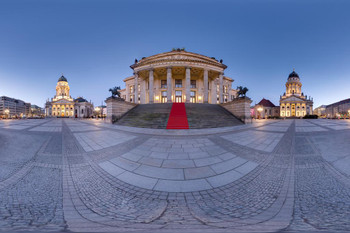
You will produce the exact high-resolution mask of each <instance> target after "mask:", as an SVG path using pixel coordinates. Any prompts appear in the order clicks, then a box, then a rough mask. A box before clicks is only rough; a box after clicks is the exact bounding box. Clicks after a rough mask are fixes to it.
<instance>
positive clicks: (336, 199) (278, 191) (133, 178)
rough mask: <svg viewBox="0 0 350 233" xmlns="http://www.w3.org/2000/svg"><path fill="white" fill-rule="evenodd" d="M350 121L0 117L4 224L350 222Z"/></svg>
mask: <svg viewBox="0 0 350 233" xmlns="http://www.w3.org/2000/svg"><path fill="white" fill-rule="evenodd" d="M349 138H350V121H349V120H327V119H317V120H299V119H295V120H292V119H290V120H258V121H254V122H253V123H252V124H247V125H240V126H233V127H222V128H209V129H191V130H165V129H147V128H142V129H141V128H133V127H126V126H119V125H112V124H108V123H104V122H103V121H98V120H76V119H40V120H3V121H0V231H1V230H4V231H33V232H40V231H45V232H46V231H67V232H69V231H71V232H125V231H127V232H179V231H181V232H264V231H265V232H277V231H285V232H295V231H305V232H312V231H324V230H326V231H348V230H350V153H349V151H350V143H349Z"/></svg>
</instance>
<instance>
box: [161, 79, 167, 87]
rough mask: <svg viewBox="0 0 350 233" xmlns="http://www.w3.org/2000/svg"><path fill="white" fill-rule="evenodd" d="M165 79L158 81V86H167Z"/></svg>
mask: <svg viewBox="0 0 350 233" xmlns="http://www.w3.org/2000/svg"><path fill="white" fill-rule="evenodd" d="M166 81H167V80H161V81H160V88H167V82H166Z"/></svg>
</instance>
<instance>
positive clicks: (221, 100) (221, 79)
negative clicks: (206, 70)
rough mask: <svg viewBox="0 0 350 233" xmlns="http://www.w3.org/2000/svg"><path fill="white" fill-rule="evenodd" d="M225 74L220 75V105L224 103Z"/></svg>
mask: <svg viewBox="0 0 350 233" xmlns="http://www.w3.org/2000/svg"><path fill="white" fill-rule="evenodd" d="M223 79H224V73H220V74H219V100H220V104H222V103H223V102H224V93H223V88H224V87H223V82H224V80H223Z"/></svg>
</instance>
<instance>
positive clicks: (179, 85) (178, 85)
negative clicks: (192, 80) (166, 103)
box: [175, 79, 182, 88]
mask: <svg viewBox="0 0 350 233" xmlns="http://www.w3.org/2000/svg"><path fill="white" fill-rule="evenodd" d="M175 87H177V88H181V87H182V79H175Z"/></svg>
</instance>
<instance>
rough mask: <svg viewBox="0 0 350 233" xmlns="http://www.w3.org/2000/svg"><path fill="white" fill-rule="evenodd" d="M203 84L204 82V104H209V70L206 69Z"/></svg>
mask: <svg viewBox="0 0 350 233" xmlns="http://www.w3.org/2000/svg"><path fill="white" fill-rule="evenodd" d="M203 82H204V103H205V104H207V103H208V70H207V69H204V77H203Z"/></svg>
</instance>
